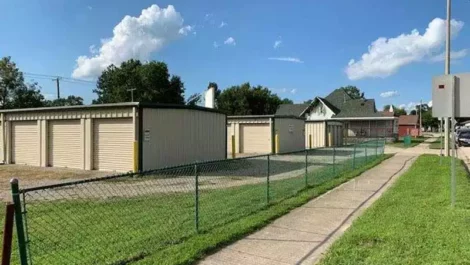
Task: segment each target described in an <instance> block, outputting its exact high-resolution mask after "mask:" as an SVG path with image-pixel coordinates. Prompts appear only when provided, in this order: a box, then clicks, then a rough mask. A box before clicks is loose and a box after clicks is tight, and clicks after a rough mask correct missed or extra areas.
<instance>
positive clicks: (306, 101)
mask: <svg viewBox="0 0 470 265" xmlns="http://www.w3.org/2000/svg"><path fill="white" fill-rule="evenodd" d="M312 102H313V99H309V100H305V101H304V104H309V105H310V104H312Z"/></svg>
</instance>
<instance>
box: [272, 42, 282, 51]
mask: <svg viewBox="0 0 470 265" xmlns="http://www.w3.org/2000/svg"><path fill="white" fill-rule="evenodd" d="M281 45H282V40H277V41H275V42H274V45H273V47H274V49H277V48H279V47H281Z"/></svg>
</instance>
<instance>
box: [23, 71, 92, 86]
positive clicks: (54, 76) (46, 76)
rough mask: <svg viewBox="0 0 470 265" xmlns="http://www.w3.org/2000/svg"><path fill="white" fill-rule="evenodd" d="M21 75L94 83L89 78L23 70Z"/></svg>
mask: <svg viewBox="0 0 470 265" xmlns="http://www.w3.org/2000/svg"><path fill="white" fill-rule="evenodd" d="M23 75H26V76H30V77H34V78H43V79H45V78H48V79H51V78H52V79H56V78H60V79H62V80H68V81H76V82H83V83H89V84H94V83H96V81H90V80H84V79H78V78H71V77H65V76H59V75H45V74H35V73H28V72H23Z"/></svg>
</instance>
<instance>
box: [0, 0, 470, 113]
mask: <svg viewBox="0 0 470 265" xmlns="http://www.w3.org/2000/svg"><path fill="white" fill-rule="evenodd" d="M152 5H157V6H158V7H153V8H152V7H151V6H152ZM169 5H171V6H173V9H172V8H169V7H168V6H169ZM445 5H446V1H445V0H381V1H376V0H355V1H351V0H342V1H339V0H336V1H335V0H332V1H311V0H310V1H292V2H285V1H267V0H266V1H244V0H239V1H215V0H209V1H182V0H171V1H145V0H142V1H123V0H115V1H75V0H70V1H65V0H51V1H34V0H16V1H1V2H0V10H2V14H3V15H2V16H3V17H2V22H1V23H0V33H1V36H2V41H0V56H11V57H12V59H13V60H14V61H15V62H16V63H17V64H18V66H19V67H20V69H21V70H22V71H23V72H28V73H36V74H45V75H59V76H65V77H72V76H73V77H76V78H81V79H93V78H96V74H97V73H99V71H100V69H102V68H103V67H105V65H106V64H108V63H110V62H119V61H120V60H123V59H128V58H129V57H136V58H140V59H144V60H146V59H150V60H152V59H153V60H162V61H165V62H166V63H167V64H168V66H169V69H170V73H172V74H177V75H180V76H181V77H182V79H183V81H184V82H185V86H186V89H187V93H186V95H187V96H188V95H190V94H192V93H196V92H202V91H203V90H204V89H205V88H206V87H207V84H208V82H211V81H214V82H217V83H218V84H219V87H220V88H226V87H228V86H231V85H237V84H241V83H243V82H246V81H249V82H250V83H252V84H253V85H258V84H261V85H264V86H267V87H269V88H271V89H272V90H273V91H274V92H275V93H277V94H278V95H279V96H280V97H288V98H291V99H293V100H294V101H295V102H302V101H304V100H307V99H311V98H313V97H315V96H326V95H327V94H328V93H329V92H330V91H332V90H333V89H335V88H338V87H340V86H345V85H356V86H358V87H359V88H360V89H361V90H363V91H364V92H365V95H366V96H367V97H368V98H375V99H376V102H377V107H378V108H381V107H382V106H383V105H384V104H389V103H393V104H396V105H405V106H406V105H410V106H411V105H412V104H410V103H411V102H418V101H419V100H420V99H422V100H423V101H425V102H428V101H429V100H431V88H430V86H431V84H430V82H431V78H432V76H433V75H437V74H441V73H443V71H444V62H443V61H442V60H441V58H440V57H439V54H441V53H442V52H443V50H444V41H443V40H444V38H445V36H444V30H443V29H444V24H443V21H442V20H439V19H436V18H441V19H445ZM142 10H146V12H147V14H146V16H147V19H143V18H142V17H141V18H140V19H139V17H140V16H141V14H142ZM125 16H130V17H129V18H128V19H127V21H123V19H124V17H125ZM452 17H453V18H454V19H455V22H454V23H453V24H452V26H453V29H454V33H455V34H454V36H453V42H452V50H453V51H454V52H455V58H456V59H455V60H454V61H453V63H452V67H451V72H464V71H468V69H469V66H470V59H469V58H468V56H467V50H466V49H467V48H470V47H469V43H470V34H469V33H470V29H468V28H469V27H470V1H466V0H454V1H453V14H452ZM222 22H223V23H222ZM431 22H432V23H431ZM430 23H431V24H430ZM222 24H224V25H223V26H222ZM117 25H119V26H118V27H119V29H120V30H115V32H114V33H113V29H115V27H116V28H118V27H117ZM426 29H428V31H426ZM413 30H417V31H418V32H414V33H412V31H413ZM123 32H124V33H123ZM126 32H127V33H129V32H131V33H132V34H133V35H132V36H130V37H128V38H127V39H126V38H124V40H123V35H125V33H126ZM136 32H137V33H136ZM230 38H231V39H230ZM379 38H385V39H382V40H379V41H376V40H377V39H379ZM224 42H226V44H224ZM276 42H277V43H278V45H277V46H276V47H275V43H276ZM374 42H375V44H373V43H374ZM215 43H216V45H215ZM92 45H94V47H93V48H92V49H90V46H92ZM215 46H217V47H215ZM100 48H101V49H100ZM363 54H365V55H364V56H363ZM79 56H82V57H81V58H82V61H81V63H79V65H77V59H78V58H79ZM93 57H96V58H93ZM351 59H353V60H354V61H351ZM28 79H30V78H28ZM36 81H38V82H39V83H40V85H41V86H42V91H43V93H44V94H47V95H48V96H52V95H53V94H54V93H55V83H54V82H52V81H51V80H49V79H36ZM93 87H94V86H93V85H87V84H83V83H80V84H74V83H68V82H63V83H62V84H61V88H62V95H65V96H66V95H70V94H75V95H79V96H82V97H83V98H85V100H86V102H90V101H91V99H93V98H94V97H95V95H94V94H93V92H92V89H93ZM381 94H382V96H381ZM383 96H384V97H383ZM385 96H389V97H385Z"/></svg>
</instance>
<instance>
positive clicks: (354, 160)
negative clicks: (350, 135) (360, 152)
mask: <svg viewBox="0 0 470 265" xmlns="http://www.w3.org/2000/svg"><path fill="white" fill-rule="evenodd" d="M356 146H357V143H355V144H354V152H353V169H356Z"/></svg>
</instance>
